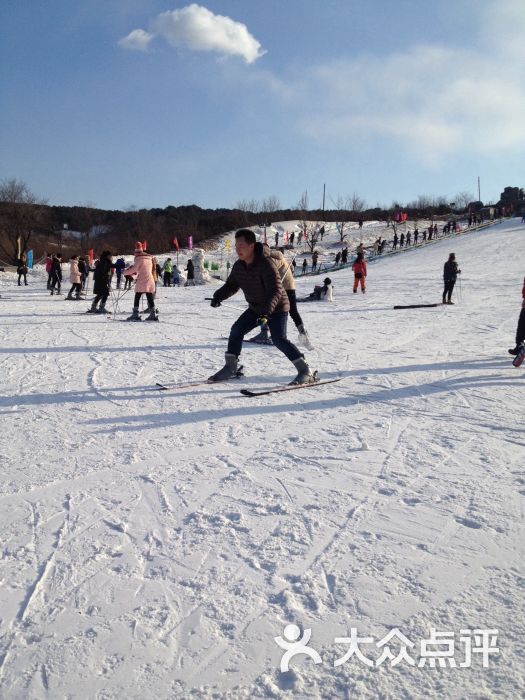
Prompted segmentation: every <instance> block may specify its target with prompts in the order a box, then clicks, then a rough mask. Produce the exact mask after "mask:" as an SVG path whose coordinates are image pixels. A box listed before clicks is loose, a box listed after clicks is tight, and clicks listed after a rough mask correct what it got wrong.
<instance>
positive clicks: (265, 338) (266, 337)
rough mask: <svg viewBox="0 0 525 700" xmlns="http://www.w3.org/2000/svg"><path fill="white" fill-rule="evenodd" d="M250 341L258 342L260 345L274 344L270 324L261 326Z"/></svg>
mask: <svg viewBox="0 0 525 700" xmlns="http://www.w3.org/2000/svg"><path fill="white" fill-rule="evenodd" d="M248 342H249V343H257V344H258V345H273V343H272V341H271V338H270V333H269V330H268V326H261V330H260V332H259V333H258V334H257V335H254V336H253V338H250V339H249V340H248Z"/></svg>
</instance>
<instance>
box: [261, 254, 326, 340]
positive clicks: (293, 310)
mask: <svg viewBox="0 0 525 700" xmlns="http://www.w3.org/2000/svg"><path fill="white" fill-rule="evenodd" d="M263 248H264V252H265V254H269V255H270V257H271V258H272V260H273V261H274V263H275V264H276V265H277V272H278V273H279V277H280V278H281V282H282V284H283V287H284V290H285V292H286V296H287V297H288V301H289V302H290V318H291V319H292V321H293V322H294V323H295V327H296V328H297V330H298V331H299V341H298V345H302V346H303V347H305V348H307V349H308V350H313V349H314V348H313V345H312V343H311V342H310V338H309V337H308V333H307V332H306V329H305V327H304V324H303V319H302V318H301V315H300V314H299V311H298V309H297V297H296V290H295V279H294V276H293V269H292V264H291V263H289V262H288V261H287V260H286V258H285V257H284V255H283V253H281V251H280V250H270V248H269V246H267V244H265V243H263ZM269 334H270V329H269V327H268V324H265V325H262V326H261V332H260V333H259V334H258V335H256V336H255V337H254V338H251V340H250V342H254V343H261V344H263V345H265V344H267V345H271V340H270V337H269Z"/></svg>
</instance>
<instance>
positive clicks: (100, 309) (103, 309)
mask: <svg viewBox="0 0 525 700" xmlns="http://www.w3.org/2000/svg"><path fill="white" fill-rule="evenodd" d="M95 313H97V314H107V313H108V310H107V309H106V307H105V306H104V304H101V305H100V306H99V307H98V309H96V310H95Z"/></svg>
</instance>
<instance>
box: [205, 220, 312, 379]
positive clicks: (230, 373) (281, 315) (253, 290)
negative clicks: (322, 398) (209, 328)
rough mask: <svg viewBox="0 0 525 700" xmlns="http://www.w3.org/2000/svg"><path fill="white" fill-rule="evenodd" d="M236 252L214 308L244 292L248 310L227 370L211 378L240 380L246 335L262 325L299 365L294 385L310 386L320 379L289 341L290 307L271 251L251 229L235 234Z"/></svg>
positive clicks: (234, 336)
mask: <svg viewBox="0 0 525 700" xmlns="http://www.w3.org/2000/svg"><path fill="white" fill-rule="evenodd" d="M235 250H236V252H237V256H238V260H237V261H236V262H235V263H234V265H233V267H232V269H231V272H230V274H229V276H228V279H227V280H226V282H225V283H224V285H223V286H222V287H221V288H220V289H218V290H217V291H216V292H215V294H214V295H213V299H212V300H211V306H213V307H214V308H215V307H218V306H220V305H221V302H222V301H224V300H225V299H228V298H229V297H231V296H233V295H234V294H236V293H237V292H238V291H239V289H242V291H243V292H244V295H245V297H246V301H247V302H248V308H247V309H246V311H245V312H244V313H243V314H241V316H240V317H239V318H238V319H237V321H236V322H235V323H234V324H233V326H232V327H231V330H230V337H229V339H228V349H227V351H226V353H225V362H226V364H225V365H224V367H223V368H222V369H221V370H219V371H218V372H217V373H216V374H214V375H213V376H212V377H210V378H209V381H212V382H221V381H225V380H227V379H231V378H233V377H235V376H237V373H238V370H239V355H240V354H241V349H242V341H243V338H244V336H245V335H246V333H248V332H249V331H251V330H253V329H254V328H256V327H257V326H258V325H264V324H265V323H267V324H268V326H269V328H270V333H271V337H272V341H273V344H274V345H275V347H276V348H278V349H279V350H280V351H281V352H282V353H284V354H285V355H286V357H287V358H288V359H289V360H290V361H291V362H292V363H293V364H294V365H295V367H296V369H297V376H296V377H295V379H294V380H293V381H292V382H291V384H310V383H313V382H315V380H316V378H315V376H314V374H313V373H312V371H311V370H310V367H309V366H308V364H307V362H306V360H305V358H304V355H303V354H302V353H301V352H300V351H299V350H298V348H297V347H296V346H295V345H294V344H293V343H292V342H291V341H290V340H288V338H287V337H286V324H287V321H288V311H289V309H290V303H289V301H288V297H287V295H286V292H285V291H284V288H283V285H282V282H281V279H280V276H279V273H278V271H277V267H276V265H275V263H274V262H273V261H272V258H271V257H270V255H269V251H268V250H267V249H266V250H265V249H264V248H263V246H262V244H261V243H257V242H256V238H255V234H254V232H253V231H251V230H250V229H239V230H238V231H237V233H236V234H235Z"/></svg>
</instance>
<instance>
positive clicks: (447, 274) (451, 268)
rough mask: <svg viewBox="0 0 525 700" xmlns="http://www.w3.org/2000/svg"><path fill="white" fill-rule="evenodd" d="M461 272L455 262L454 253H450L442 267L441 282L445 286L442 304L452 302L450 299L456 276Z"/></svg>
mask: <svg viewBox="0 0 525 700" xmlns="http://www.w3.org/2000/svg"><path fill="white" fill-rule="evenodd" d="M460 274H461V270H460V269H459V267H458V264H457V262H456V255H455V253H450V255H449V256H448V260H447V262H446V263H445V265H444V267H443V282H444V284H445V287H444V289H443V304H453V303H454V302H453V301H452V291H453V289H454V285H455V284H456V279H457V276H458V275H460Z"/></svg>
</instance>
